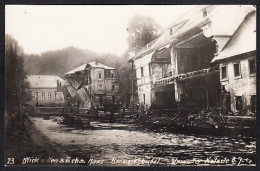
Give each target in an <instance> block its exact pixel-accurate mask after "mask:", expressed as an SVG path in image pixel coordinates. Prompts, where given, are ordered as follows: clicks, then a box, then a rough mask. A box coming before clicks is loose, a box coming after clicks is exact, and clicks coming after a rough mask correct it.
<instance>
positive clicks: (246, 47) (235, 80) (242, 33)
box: [212, 11, 256, 115]
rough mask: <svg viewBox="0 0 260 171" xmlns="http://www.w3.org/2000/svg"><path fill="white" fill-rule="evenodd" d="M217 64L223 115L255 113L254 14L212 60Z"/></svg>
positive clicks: (251, 14)
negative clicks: (228, 113)
mask: <svg viewBox="0 0 260 171" xmlns="http://www.w3.org/2000/svg"><path fill="white" fill-rule="evenodd" d="M212 62H213V63H215V64H218V65H219V70H220V82H221V86H222V91H223V101H222V103H223V104H222V106H224V109H225V112H226V113H227V112H230V111H232V112H234V113H238V114H247V115H248V114H255V112H256V11H253V12H251V13H249V14H248V15H247V16H246V18H245V19H244V21H243V22H242V23H241V24H240V26H239V27H238V29H237V30H236V32H235V33H234V34H233V35H232V37H231V38H230V40H229V41H228V42H227V44H226V45H225V46H224V48H223V49H222V50H221V51H220V52H219V53H218V55H217V56H216V57H215V58H213V60H212Z"/></svg>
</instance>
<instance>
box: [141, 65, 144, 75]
mask: <svg viewBox="0 0 260 171" xmlns="http://www.w3.org/2000/svg"><path fill="white" fill-rule="evenodd" d="M143 76H144V68H143V67H141V77H143Z"/></svg>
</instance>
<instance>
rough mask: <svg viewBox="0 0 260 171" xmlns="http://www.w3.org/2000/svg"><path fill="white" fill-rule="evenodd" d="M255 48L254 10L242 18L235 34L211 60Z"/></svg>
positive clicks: (214, 60) (221, 58) (217, 59)
mask: <svg viewBox="0 0 260 171" xmlns="http://www.w3.org/2000/svg"><path fill="white" fill-rule="evenodd" d="M255 50H256V12H251V13H250V14H248V16H247V17H246V18H245V19H244V21H243V22H242V24H241V25H240V26H239V28H238V29H237V31H236V32H235V34H234V35H233V36H232V37H231V39H230V40H229V42H228V43H227V44H226V46H225V47H224V48H223V50H222V51H221V52H220V53H219V54H218V55H217V56H216V57H215V58H213V60H212V62H216V61H219V60H223V59H226V58H229V57H232V56H236V55H240V54H244V53H247V52H251V51H255Z"/></svg>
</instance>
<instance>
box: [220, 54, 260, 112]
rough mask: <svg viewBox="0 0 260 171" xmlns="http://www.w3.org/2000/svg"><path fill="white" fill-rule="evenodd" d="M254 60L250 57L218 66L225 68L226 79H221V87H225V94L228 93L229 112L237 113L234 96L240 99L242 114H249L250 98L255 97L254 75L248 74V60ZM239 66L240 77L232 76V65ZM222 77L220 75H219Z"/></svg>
mask: <svg viewBox="0 0 260 171" xmlns="http://www.w3.org/2000/svg"><path fill="white" fill-rule="evenodd" d="M252 59H256V56H250V57H248V58H246V59H242V60H233V61H229V62H226V63H221V64H220V71H221V67H223V66H226V67H227V78H226V79H221V78H220V81H221V85H223V86H225V89H226V91H227V92H230V101H231V110H232V111H233V112H238V110H237V109H236V96H241V97H242V108H243V112H246V113H247V112H250V109H251V96H252V95H256V74H255V73H254V74H250V73H249V60H252ZM235 63H239V65H240V76H238V77H235V76H234V64H235ZM220 75H222V73H221V74H220Z"/></svg>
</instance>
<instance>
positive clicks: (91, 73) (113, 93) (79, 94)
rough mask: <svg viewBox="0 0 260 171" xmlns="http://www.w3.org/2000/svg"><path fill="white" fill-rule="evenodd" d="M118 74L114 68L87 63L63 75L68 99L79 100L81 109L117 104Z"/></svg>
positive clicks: (96, 63)
mask: <svg viewBox="0 0 260 171" xmlns="http://www.w3.org/2000/svg"><path fill="white" fill-rule="evenodd" d="M118 77H119V75H118V73H117V71H116V69H115V68H113V67H110V66H106V65H103V64H101V63H98V62H89V63H87V64H83V65H81V66H79V67H77V68H76V69H73V70H71V71H69V72H67V73H66V74H65V78H66V81H67V83H68V84H67V85H65V87H66V89H67V92H68V95H69V98H78V99H80V100H81V107H84V108H90V107H91V106H93V105H94V106H97V107H102V106H108V105H110V104H116V103H117V104H118V103H119V98H120V96H119V93H118V90H119V85H118V82H117V80H118Z"/></svg>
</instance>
